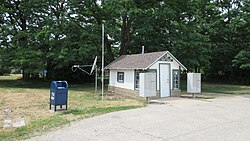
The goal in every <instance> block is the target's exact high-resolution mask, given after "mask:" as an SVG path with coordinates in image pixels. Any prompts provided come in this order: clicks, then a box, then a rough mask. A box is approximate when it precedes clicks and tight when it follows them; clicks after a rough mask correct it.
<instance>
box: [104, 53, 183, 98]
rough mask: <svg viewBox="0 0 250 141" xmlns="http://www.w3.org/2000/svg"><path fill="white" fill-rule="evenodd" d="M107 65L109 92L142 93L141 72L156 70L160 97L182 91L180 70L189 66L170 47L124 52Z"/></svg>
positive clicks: (157, 90) (157, 88) (135, 94)
mask: <svg viewBox="0 0 250 141" xmlns="http://www.w3.org/2000/svg"><path fill="white" fill-rule="evenodd" d="M105 69H108V70H109V91H110V92H113V93H117V94H123V95H128V96H135V97H139V91H140V73H154V74H155V75H156V77H155V78H156V81H155V82H156V84H155V85H156V96H157V97H158V98H163V97H170V96H175V95H176V94H178V93H180V72H181V71H184V70H187V69H186V67H185V66H184V65H182V64H181V63H180V62H179V61H178V60H177V59H176V58H175V57H174V56H173V55H172V54H171V53H170V52H169V51H162V52H152V53H145V54H133V55H122V56H120V57H119V58H117V59H116V60H114V61H113V62H111V63H110V64H109V65H107V66H106V67H105Z"/></svg>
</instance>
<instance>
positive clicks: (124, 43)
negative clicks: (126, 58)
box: [120, 16, 131, 55]
mask: <svg viewBox="0 0 250 141" xmlns="http://www.w3.org/2000/svg"><path fill="white" fill-rule="evenodd" d="M130 27H131V20H130V19H129V17H127V16H122V28H121V49H120V55H125V54H127V50H128V48H129V43H130V34H131V33H130Z"/></svg>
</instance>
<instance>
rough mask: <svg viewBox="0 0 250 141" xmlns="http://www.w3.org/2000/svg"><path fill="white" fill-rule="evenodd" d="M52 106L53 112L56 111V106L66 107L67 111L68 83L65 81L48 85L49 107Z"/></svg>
mask: <svg viewBox="0 0 250 141" xmlns="http://www.w3.org/2000/svg"><path fill="white" fill-rule="evenodd" d="M51 105H54V111H56V106H59V105H60V108H62V105H66V110H67V109H68V83H67V81H52V82H51V85H50V105H49V108H50V110H51Z"/></svg>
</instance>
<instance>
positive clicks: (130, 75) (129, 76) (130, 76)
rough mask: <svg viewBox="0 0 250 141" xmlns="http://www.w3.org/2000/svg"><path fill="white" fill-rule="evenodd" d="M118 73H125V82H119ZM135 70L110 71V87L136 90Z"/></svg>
mask: <svg viewBox="0 0 250 141" xmlns="http://www.w3.org/2000/svg"><path fill="white" fill-rule="evenodd" d="M117 72H124V82H123V83H121V82H117ZM134 77H135V74H134V70H110V72H109V85H110V86H116V87H120V88H126V89H130V90H134V82H135V81H134V80H135V79H134Z"/></svg>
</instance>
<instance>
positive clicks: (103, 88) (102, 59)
mask: <svg viewBox="0 0 250 141" xmlns="http://www.w3.org/2000/svg"><path fill="white" fill-rule="evenodd" d="M103 95H104V24H102V100H103Z"/></svg>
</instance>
